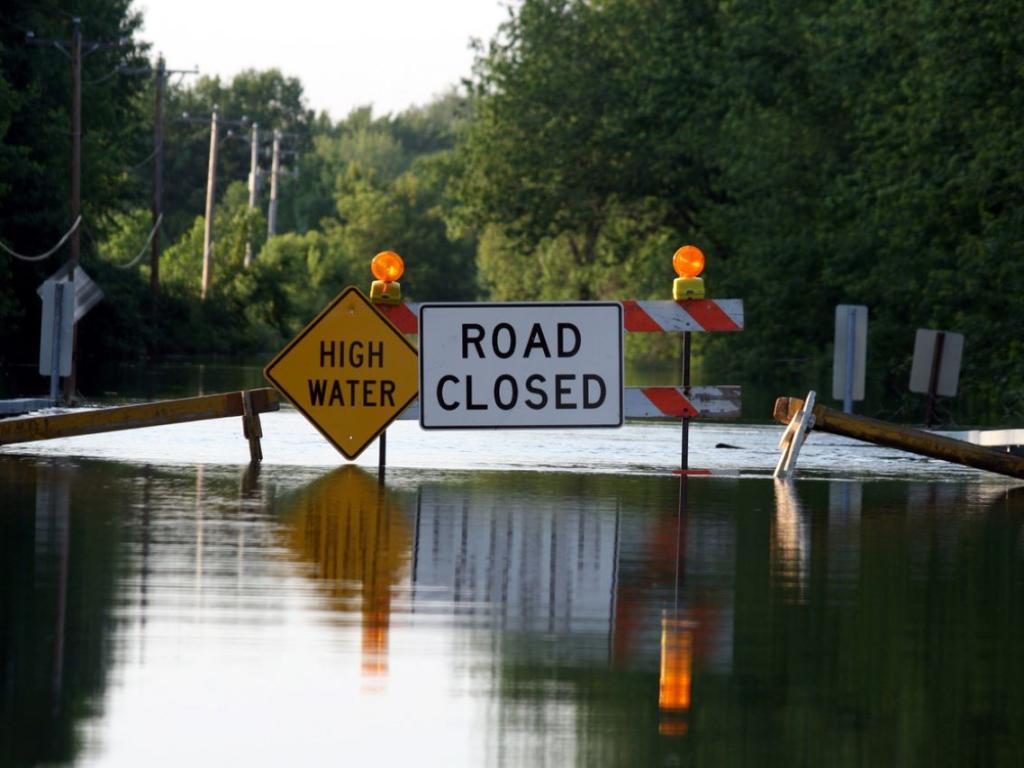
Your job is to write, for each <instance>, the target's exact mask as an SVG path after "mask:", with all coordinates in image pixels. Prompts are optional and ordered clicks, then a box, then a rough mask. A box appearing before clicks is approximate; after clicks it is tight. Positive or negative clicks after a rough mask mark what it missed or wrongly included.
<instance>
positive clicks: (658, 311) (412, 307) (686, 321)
mask: <svg viewBox="0 0 1024 768" xmlns="http://www.w3.org/2000/svg"><path fill="white" fill-rule="evenodd" d="M376 307H377V310H378V311H379V312H380V313H381V314H382V315H384V317H386V318H387V319H388V320H390V321H391V324H392V325H394V326H395V328H397V329H398V330H399V331H401V332H402V333H419V323H418V321H417V317H418V316H419V310H420V305H419V304H418V303H416V302H411V303H403V304H377V305H376ZM622 325H623V328H625V330H626V331H627V332H628V333H680V332H699V331H714V332H722V331H742V330H743V300H742V299H687V300H684V301H658V300H651V301H623V302H622Z"/></svg>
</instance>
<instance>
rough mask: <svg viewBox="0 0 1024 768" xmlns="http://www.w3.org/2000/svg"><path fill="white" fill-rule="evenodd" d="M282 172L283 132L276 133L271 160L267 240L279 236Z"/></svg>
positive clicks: (276, 131)
mask: <svg viewBox="0 0 1024 768" xmlns="http://www.w3.org/2000/svg"><path fill="white" fill-rule="evenodd" d="M280 172H281V132H280V131H278V130H275V131H274V148H273V152H272V155H271V160H270V206H269V207H268V208H267V239H268V240H269V239H270V238H272V237H273V236H274V235H276V234H277V177H278V176H279V175H280Z"/></svg>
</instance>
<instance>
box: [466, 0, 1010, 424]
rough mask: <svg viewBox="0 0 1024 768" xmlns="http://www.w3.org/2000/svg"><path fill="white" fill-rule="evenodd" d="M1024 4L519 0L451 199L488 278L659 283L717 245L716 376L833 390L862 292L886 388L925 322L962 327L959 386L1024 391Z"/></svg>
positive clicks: (874, 375) (877, 379)
mask: <svg viewBox="0 0 1024 768" xmlns="http://www.w3.org/2000/svg"><path fill="white" fill-rule="evenodd" d="M1022 22H1024V9H1022V8H1021V6H1020V5H1019V4H1018V3H1010V2H1005V1H1002V2H1000V1H993V2H986V3H982V4H980V5H979V4H974V5H963V4H959V3H955V2H953V0H931V1H930V2H927V3H916V2H913V3H912V2H897V3H895V4H893V3H889V4H885V5H872V4H864V3H860V2H856V1H854V0H850V1H849V2H840V3H819V2H812V3H796V2H782V3H775V4H768V5H765V4H763V3H755V2H751V1H750V0H733V1H731V2H728V3H703V2H697V3H692V2H687V3H683V2H677V1H674V0H667V1H666V2H660V3H646V2H640V1H639V0H605V1H604V2H600V3H590V2H583V0H526V1H525V2H524V3H523V4H522V5H521V6H520V7H519V8H518V9H517V11H516V12H515V14H514V16H513V18H512V19H511V20H510V21H509V23H508V24H506V25H505V26H504V27H503V29H502V31H501V34H500V35H499V36H498V38H496V39H495V40H494V41H493V42H492V43H491V45H490V46H489V48H488V49H487V50H485V51H482V52H481V54H480V56H479V57H478V60H477V62H476V66H475V80H474V86H473V90H472V104H471V107H472V120H471V122H470V124H469V126H468V128H467V129H466V130H465V140H464V142H463V143H462V144H461V145H460V146H459V147H458V149H457V157H458V160H459V163H460V164H461V172H460V173H459V175H458V176H457V177H456V178H455V179H453V180H452V189H453V194H454V196H455V197H456V198H458V200H459V205H458V208H457V210H456V211H455V215H454V221H455V222H456V223H457V224H459V225H460V226H463V227H467V228H477V229H478V230H479V231H481V232H482V236H481V247H480V255H479V259H480V270H481V283H482V285H483V286H485V288H487V289H488V290H490V291H491V292H492V294H493V295H495V296H512V295H519V296H529V297H538V298H539V297H562V296H564V295H565V294H566V293H569V294H572V295H573V297H574V298H586V297H587V296H609V297H611V296H615V297H625V296H643V295H650V296H665V295H666V293H667V290H668V282H669V280H670V279H671V274H665V272H664V271H663V270H662V269H661V267H660V264H664V265H666V266H667V265H668V260H669V258H670V256H671V253H672V251H673V250H674V248H675V247H676V246H678V245H680V244H682V242H685V241H687V240H691V239H692V240H695V241H697V242H698V243H699V244H700V245H701V246H702V247H703V248H704V249H705V251H706V252H707V254H708V258H709V266H708V270H707V273H706V280H707V282H708V285H709V288H710V291H711V295H712V296H723V297H725V296H730V297H732V296H735V297H740V298H743V299H744V301H745V305H746V330H745V332H744V333H743V334H741V335H739V337H729V338H726V337H725V336H713V337H711V338H708V339H706V340H705V339H702V342H704V343H705V344H706V347H705V348H704V349H703V350H702V351H703V352H704V353H705V354H706V359H707V363H708V366H709V370H708V372H707V373H708V375H714V376H720V377H723V378H728V379H729V380H736V381H741V382H744V383H750V384H767V385H770V386H775V387H778V388H779V393H780V394H782V393H783V392H785V391H786V389H788V388H790V387H795V388H798V389H804V388H811V387H814V388H817V389H819V390H820V389H824V388H825V385H826V383H827V380H828V372H829V370H830V367H831V349H830V346H831V341H832V327H833V323H832V317H833V311H834V306H835V305H836V304H838V303H864V304H867V305H868V306H869V308H870V312H871V322H870V334H871V338H870V347H869V350H870V351H869V360H870V365H869V391H870V392H871V393H872V396H873V397H874V398H875V400H874V403H875V408H876V409H877V408H889V409H894V408H895V409H896V410H895V411H894V413H895V414H897V415H899V416H901V417H903V418H911V417H912V413H911V412H910V411H909V410H906V406H907V404H908V403H909V402H910V401H909V400H908V398H907V397H906V395H905V394H904V392H905V390H906V382H907V377H908V373H909V363H910V352H911V347H912V343H913V335H914V330H915V328H916V327H918V326H927V327H938V328H944V329H948V330H957V331H961V332H963V333H965V334H966V336H967V347H966V360H965V373H964V380H963V387H962V389H963V392H964V398H963V399H964V400H965V401H969V402H970V403H971V404H972V406H971V407H972V410H973V412H974V413H979V412H980V413H987V414H989V416H990V417H994V418H1005V417H1007V416H1009V415H1010V414H1013V413H1017V414H1019V412H1020V408H1021V405H1022V401H1024V385H1022V384H1021V383H1020V382H1021V381H1024V364H1022V363H1024V361H1022V360H1021V341H1020V334H1019V330H1018V329H1017V327H1016V317H1018V316H1019V315H1020V313H1021V310H1022V308H1024V307H1022V302H1024V290H1022V289H1024V284H1022V280H1024V277H1022V276H1021V275H1022V272H1021V270H1020V269H1019V263H1020V258H1021V255H1022V247H1021V246H1022V235H1021V232H1022V231H1024V229H1022V224H1024V221H1022V217H1024V213H1022V211H1024V205H1022V203H1024V200H1022V198H1021V192H1020V190H1021V189H1022V185H1021V178H1020V174H1021V168H1022V167H1024V164H1022V162H1021V160H1022V159H1024V158H1021V152H1022V149H1021V148H1022V147H1024V142H1022V138H1024V136H1022V134H1021V131H1022V128H1021V122H1020V121H1019V120H1018V119H1017V118H1016V115H1019V114H1021V113H1022V109H1024V103H1022V101H1021V100H1022V98H1024V97H1022V95H1021V94H1022V93H1024V89H1021V87H1020V78H1021V72H1022V71H1024V46H1022V45H1021V43H1020V41H1019V39H1018V36H1016V35H1014V33H1013V31H1012V30H1015V29H1018V28H1020V27H1021V24H1022Z"/></svg>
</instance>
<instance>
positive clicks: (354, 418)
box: [263, 286, 417, 460]
mask: <svg viewBox="0 0 1024 768" xmlns="http://www.w3.org/2000/svg"><path fill="white" fill-rule="evenodd" d="M416 362H417V355H416V348H415V347H413V346H412V344H410V343H409V342H408V341H407V340H406V339H405V337H404V336H402V334H401V332H399V331H398V329H396V328H395V327H394V326H393V325H392V324H391V323H390V322H389V321H388V320H386V319H385V318H384V317H383V316H382V315H381V314H380V313H379V312H377V310H376V309H375V308H374V306H373V305H372V304H371V303H370V301H369V299H367V298H366V296H364V295H363V293H362V292H361V291H360V290H359V289H358V288H356V287H354V286H349V287H348V288H346V289H345V290H343V291H342V292H341V293H340V294H339V295H338V296H337V297H336V298H335V299H334V301H332V302H331V303H330V304H328V305H327V307H326V308H325V309H324V310H323V311H322V312H320V314H319V315H317V316H316V317H315V318H314V319H313V320H312V321H311V322H310V323H309V325H307V326H306V327H305V328H303V329H302V331H301V332H300V333H299V335H298V336H296V337H295V338H294V339H293V340H292V341H291V342H289V344H288V345H287V346H285V348H284V349H282V350H281V351H280V352H279V353H278V354H277V356H276V357H275V358H274V359H273V360H272V361H271V362H270V363H269V364H268V365H267V367H266V368H264V369H263V373H264V375H265V376H266V377H267V379H268V380H269V381H270V382H271V383H272V384H273V385H274V386H275V387H276V388H277V389H278V391H280V392H281V394H283V395H284V396H285V397H287V398H288V399H289V400H290V401H291V402H292V404H293V405H294V406H295V407H296V408H297V409H298V410H299V412H300V413H301V414H302V415H303V416H305V417H306V418H307V419H308V420H309V421H310V423H312V424H313V426H314V427H316V428H317V430H319V431H320V433H321V434H322V435H323V436H324V437H326V438H327V440H328V441H329V442H330V443H331V444H332V445H333V446H334V447H335V448H337V449H338V451H339V452H341V454H342V455H343V456H344V457H345V458H346V459H349V460H353V459H355V458H356V457H357V456H359V454H360V453H362V452H363V450H364V449H365V448H366V447H367V446H368V445H369V444H370V443H371V442H372V441H373V440H374V438H376V437H377V436H378V435H380V434H381V433H382V432H383V431H384V430H385V429H386V428H387V427H388V425H389V424H391V422H392V421H394V420H395V419H396V418H397V417H398V415H399V414H400V413H401V412H402V411H404V410H405V409H406V408H407V407H408V406H409V404H410V403H412V402H413V401H414V400H415V399H416V395H417V381H416Z"/></svg>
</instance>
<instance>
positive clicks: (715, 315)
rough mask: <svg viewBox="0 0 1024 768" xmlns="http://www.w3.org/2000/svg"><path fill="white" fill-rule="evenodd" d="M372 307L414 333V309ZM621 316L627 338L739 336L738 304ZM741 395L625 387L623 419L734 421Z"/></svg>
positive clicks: (653, 306) (702, 303)
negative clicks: (631, 335) (650, 335)
mask: <svg viewBox="0 0 1024 768" xmlns="http://www.w3.org/2000/svg"><path fill="white" fill-rule="evenodd" d="M375 306H376V308H377V310H378V311H379V312H380V313H381V314H382V315H384V317H386V318H387V319H388V320H389V321H390V322H391V324H392V325H394V326H395V328H397V329H398V330H399V331H400V332H402V333H405V334H416V333H418V332H419V321H418V317H419V307H420V305H419V304H418V303H415V302H411V303H403V304H376V305H375ZM622 310H623V312H622V325H623V329H624V330H625V331H626V332H627V333H691V332H731V331H741V330H743V300H742V299H690V300H686V301H664V300H661V301H659V300H651V301H632V300H629V301H623V302H622ZM741 394H742V393H741V388H740V387H738V386H699V387H694V386H691V387H626V397H625V404H624V405H625V415H626V418H633V419H668V418H672V419H680V418H687V419H693V418H714V419H737V418H739V416H740V410H741ZM399 418H401V419H418V418H419V404H418V403H413V404H412V405H411V406H410V407H409V408H408V409H406V410H405V412H404V413H402V415H401V416H400V417H399Z"/></svg>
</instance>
